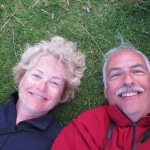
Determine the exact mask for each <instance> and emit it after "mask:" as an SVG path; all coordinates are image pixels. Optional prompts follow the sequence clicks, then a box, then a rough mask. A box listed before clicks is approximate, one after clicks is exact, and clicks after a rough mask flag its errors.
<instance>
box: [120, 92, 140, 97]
mask: <svg viewBox="0 0 150 150" xmlns="http://www.w3.org/2000/svg"><path fill="white" fill-rule="evenodd" d="M134 95H138V93H137V92H130V93H123V94H122V95H121V96H122V97H127V96H134Z"/></svg>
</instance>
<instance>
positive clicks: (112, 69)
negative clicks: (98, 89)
mask: <svg viewBox="0 0 150 150" xmlns="http://www.w3.org/2000/svg"><path fill="white" fill-rule="evenodd" d="M121 70H122V69H121V68H120V67H116V68H111V69H110V70H109V71H108V75H109V74H110V73H111V72H113V71H121Z"/></svg>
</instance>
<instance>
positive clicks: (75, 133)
mask: <svg viewBox="0 0 150 150" xmlns="http://www.w3.org/2000/svg"><path fill="white" fill-rule="evenodd" d="M97 114H98V113H96V115H94V114H93V113H90V114H89V113H83V114H81V115H79V116H78V117H77V118H76V119H73V120H72V121H71V123H70V124H69V125H67V126H66V127H64V129H63V130H62V131H61V133H60V134H59V135H58V137H57V138H56V140H55V142H54V144H53V146H52V150H80V149H82V150H101V149H102V143H103V142H102V141H103V140H102V139H103V137H104V136H103V135H104V133H103V132H104V131H103V130H102V131H101V129H102V128H101V127H100V126H101V125H100V122H99V119H98V118H97ZM103 125H104V124H103ZM100 128H101V129H100ZM100 136H101V137H100ZM100 141H101V142H102V143H101V142H100Z"/></svg>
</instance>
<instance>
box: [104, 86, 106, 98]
mask: <svg viewBox="0 0 150 150" xmlns="http://www.w3.org/2000/svg"><path fill="white" fill-rule="evenodd" d="M104 95H105V98H106V99H107V88H104Z"/></svg>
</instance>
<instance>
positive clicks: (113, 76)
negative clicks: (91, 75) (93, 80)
mask: <svg viewBox="0 0 150 150" xmlns="http://www.w3.org/2000/svg"><path fill="white" fill-rule="evenodd" d="M118 76H120V73H115V74H113V75H112V76H111V77H112V78H115V77H118Z"/></svg>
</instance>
